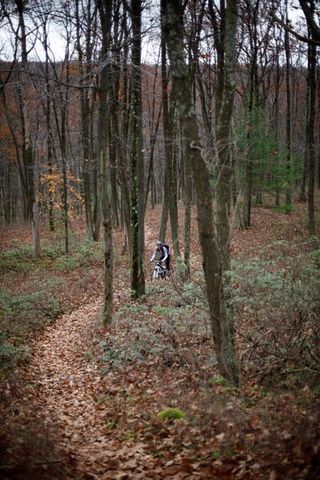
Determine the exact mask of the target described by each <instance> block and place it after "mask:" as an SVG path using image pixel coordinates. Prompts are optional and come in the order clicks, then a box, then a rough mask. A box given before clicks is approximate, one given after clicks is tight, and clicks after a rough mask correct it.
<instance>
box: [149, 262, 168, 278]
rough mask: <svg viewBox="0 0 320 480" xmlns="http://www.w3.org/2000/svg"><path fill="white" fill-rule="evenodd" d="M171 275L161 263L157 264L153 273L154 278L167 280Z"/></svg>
mask: <svg viewBox="0 0 320 480" xmlns="http://www.w3.org/2000/svg"><path fill="white" fill-rule="evenodd" d="M169 275H170V273H169V271H168V270H167V269H166V268H165V267H164V266H163V265H161V262H156V263H155V265H154V269H153V273H152V278H157V279H159V278H162V279H165V278H167V277H168V276H169Z"/></svg>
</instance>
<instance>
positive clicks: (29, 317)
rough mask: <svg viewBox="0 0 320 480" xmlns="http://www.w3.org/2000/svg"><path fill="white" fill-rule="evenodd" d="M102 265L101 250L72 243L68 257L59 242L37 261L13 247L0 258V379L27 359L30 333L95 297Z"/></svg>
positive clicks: (26, 249)
mask: <svg viewBox="0 0 320 480" xmlns="http://www.w3.org/2000/svg"><path fill="white" fill-rule="evenodd" d="M102 259H103V254H102V245H101V244H100V243H95V242H92V241H88V240H84V241H78V242H75V241H73V243H72V244H71V252H70V254H69V255H65V254H64V253H63V245H62V243H61V242H60V241H56V242H55V243H44V244H43V245H42V249H41V257H40V258H34V256H33V252H32V248H31V246H30V245H25V244H21V245H18V244H17V242H15V244H14V245H13V247H12V248H11V249H7V250H4V251H2V252H1V253H0V275H1V277H2V278H1V280H0V331H1V334H0V379H1V378H4V377H5V376H6V375H7V374H8V373H10V371H11V370H12V369H13V368H14V367H15V366H16V365H17V364H19V363H21V362H25V361H27V360H28V359H29V356H30V349H29V347H28V344H29V340H30V338H31V337H32V336H33V335H34V333H36V332H40V331H41V330H42V329H43V328H44V327H45V326H46V325H48V324H50V323H51V322H53V321H54V320H55V319H56V318H57V317H58V316H60V315H61V314H63V313H64V312H66V311H70V310H71V309H72V308H74V306H76V305H78V303H79V301H80V300H81V298H83V295H84V294H86V295H87V294H88V292H89V294H90V293H92V294H93V293H94V289H95V288H96V285H97V284H98V282H99V280H97V277H99V275H97V269H99V268H100V266H101V264H102ZM93 272H94V274H93ZM70 276H71V277H70ZM70 278H71V281H72V283H70Z"/></svg>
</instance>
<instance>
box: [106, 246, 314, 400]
mask: <svg viewBox="0 0 320 480" xmlns="http://www.w3.org/2000/svg"><path fill="white" fill-rule="evenodd" d="M319 258H320V250H313V249H311V248H310V244H309V243H308V242H307V241H300V243H299V242H296V243H293V242H291V243H290V242H288V241H286V240H279V241H275V242H272V243H271V244H269V245H266V246H264V247H263V248H261V250H260V252H259V256H256V257H253V258H252V257H251V258H249V257H245V256H242V257H237V258H234V259H233V260H232V264H231V270H230V271H229V272H227V274H226V285H227V287H226V299H227V307H228V311H229V312H230V313H231V312H232V314H233V317H234V323H235V327H236V342H237V347H238V346H239V348H238V352H239V353H238V356H239V360H240V364H241V377H242V378H243V379H245V378H248V377H251V378H255V379H256V380H257V381H258V382H260V383H261V384H262V385H263V386H265V387H266V388H269V387H270V388H273V387H277V388H281V389H284V390H286V389H291V388H296V387H298V388H300V387H304V386H305V385H308V386H309V387H311V388H312V389H313V390H314V391H317V390H319V373H320V369H319V360H320V326H319V321H318V319H319V316H320V296H319V291H320V268H319ZM100 348H101V355H100V358H99V362H100V365H101V366H102V368H103V369H104V370H106V371H109V370H110V369H120V370H121V369H126V368H127V367H128V365H133V364H135V363H138V364H139V363H146V364H147V363H152V364H153V365H156V366H157V368H160V369H165V368H166V367H172V368H174V367H177V368H180V367H183V368H186V369H189V370H190V369H192V370H193V372H195V375H197V374H199V375H202V376H203V377H207V378H209V377H210V376H211V378H212V372H213V371H214V369H216V367H217V360H216V357H215V354H214V349H213V340H212V335H211V328H210V321H209V312H208V305H207V302H206V295H205V287H204V280H203V275H202V273H201V272H195V273H194V275H193V278H192V279H191V280H189V281H188V282H186V281H185V282H183V281H179V280H177V279H176V278H175V279H174V282H171V281H167V282H164V281H157V282H150V283H149V284H148V286H147V292H146V296H145V298H144V299H143V300H142V301H140V302H137V301H136V302H130V303H128V304H125V305H122V306H121V307H120V308H119V310H118V311H117V313H116V315H115V319H114V326H113V327H112V332H111V333H110V335H108V336H107V337H106V338H105V339H104V340H103V341H102V342H101V344H100ZM210 372H211V373H210Z"/></svg>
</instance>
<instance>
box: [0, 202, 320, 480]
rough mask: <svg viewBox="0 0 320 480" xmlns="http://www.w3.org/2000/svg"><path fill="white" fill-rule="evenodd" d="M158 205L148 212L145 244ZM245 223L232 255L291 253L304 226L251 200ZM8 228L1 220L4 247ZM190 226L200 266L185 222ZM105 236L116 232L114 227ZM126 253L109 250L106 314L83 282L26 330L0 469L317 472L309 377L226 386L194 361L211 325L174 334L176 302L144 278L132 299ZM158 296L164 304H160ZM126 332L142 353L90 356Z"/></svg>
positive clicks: (125, 474) (272, 479) (31, 475)
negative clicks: (42, 323)
mask: <svg viewBox="0 0 320 480" xmlns="http://www.w3.org/2000/svg"><path fill="white" fill-rule="evenodd" d="M159 212H160V210H159V209H156V210H154V211H149V212H148V216H147V221H146V245H147V256H149V254H151V252H152V248H153V242H154V240H155V232H156V231H157V230H158V220H159ZM194 223H195V216H194ZM253 224H254V226H253V227H252V228H251V229H249V230H246V231H238V230H234V234H233V239H232V254H233V256H237V255H247V256H250V255H252V256H253V255H256V254H257V251H259V249H261V248H262V247H263V246H264V245H268V244H269V245H272V242H273V241H274V240H277V241H278V240H281V239H286V241H287V242H288V244H287V247H286V248H287V254H288V255H295V249H296V248H297V239H298V240H299V241H300V240H301V242H303V241H304V239H305V237H306V232H305V229H304V228H303V217H302V213H301V212H300V211H299V210H296V213H293V214H291V215H289V216H286V215H281V214H277V215H275V214H274V212H272V211H271V210H267V209H262V208H261V209H256V210H255V214H254V222H253ZM18 234H19V235H20V236H21V235H22V231H21V232H20V231H19V232H18ZM15 235H17V232H16V231H14V230H12V232H11V233H10V235H8V232H7V236H6V239H5V241H4V243H3V244H5V246H6V248H8V247H9V246H10V238H11V239H12V238H13V237H14V236H15ZM193 235H194V242H193V244H194V247H193V262H194V266H195V268H198V266H199V265H200V262H201V258H200V253H199V248H198V246H197V241H196V233H195V226H193ZM291 240H292V248H291ZM115 243H116V245H117V247H119V245H121V244H122V236H121V233H117V234H116V242H115ZM298 243H299V242H298ZM301 245H302V243H301ZM270 248H271V249H272V247H270ZM269 253H270V254H272V251H269ZM267 254H268V252H267ZM126 262H127V259H126V258H125V257H121V258H120V256H119V258H118V260H117V264H116V265H117V267H116V280H115V311H116V321H115V323H114V325H113V326H112V327H110V328H108V329H104V328H102V327H101V325H100V320H99V319H100V312H101V299H100V298H90V297H89V298H88V297H86V296H85V295H84V292H82V294H83V299H82V300H81V299H80V301H79V298H78V299H77V303H78V304H79V303H80V307H79V306H78V308H76V309H75V310H74V311H72V313H67V314H65V315H63V316H61V317H60V318H58V319H57V320H56V321H55V323H54V324H52V325H50V326H48V327H47V328H46V329H45V331H44V332H43V333H42V334H41V336H40V337H39V336H37V337H36V338H35V339H34V340H33V345H32V359H31V361H30V363H29V364H28V365H27V366H26V367H23V368H20V369H19V370H17V372H16V375H15V379H16V380H15V382H9V381H8V382H7V383H6V384H5V386H4V390H3V392H2V398H3V399H4V401H3V405H4V408H5V414H4V422H5V428H4V429H2V434H1V440H2V445H3V444H4V443H5V442H7V443H6V444H5V447H4V448H3V452H2V457H1V460H2V466H1V467H0V468H1V469H0V476H1V475H2V477H1V478H5V479H12V480H13V479H16V480H20V479H21V480H22V479H30V480H31V479H33V480H37V479H48V480H51V479H67V480H69V479H79V480H81V479H83V480H84V479H97V480H98V479H99V480H109V479H110V480H111V479H112V480H113V479H114V480H116V479H122V480H125V479H146V480H148V479H150V480H151V479H155V480H156V479H172V480H173V479H174V480H180V479H181V480H183V479H188V480H192V479H224V480H227V479H249V480H250V479H268V480H282V479H288V480H289V479H290V480H291V479H305V480H307V479H310V480H311V479H316V478H320V477H319V475H320V466H319V453H320V444H319V397H317V396H314V394H312V392H311V391H310V389H309V388H308V387H305V388H301V389H300V390H295V391H282V390H281V391H276V390H273V391H269V392H265V390H264V389H263V388H261V386H260V385H258V383H257V382H255V380H254V379H251V380H249V379H246V378H244V379H243V381H242V384H241V387H240V389H239V390H235V389H233V388H231V387H230V386H229V385H227V384H225V383H223V382H222V381H220V379H219V377H218V376H217V372H216V371H215V367H214V366H210V367H209V366H208V365H205V364H204V362H205V359H206V358H207V356H208V353H210V352H211V351H212V345H211V337H210V332H209V331H208V332H207V335H202V336H197V335H193V334H192V335H190V331H188V332H186V333H185V335H181V337H180V336H179V337H177V335H174V334H172V331H171V330H170V328H169V327H170V318H168V315H170V312H171V313H172V312H173V313H172V314H173V315H174V314H175V313H174V312H175V309H179V304H178V301H177V300H176V297H175V299H173V297H172V298H171V299H170V298H168V299H166V298H165V300H163V298H162V300H161V301H159V299H155V296H154V295H155V291H154V290H153V294H152V295H150V294H149V295H147V296H146V298H145V299H144V300H143V301H142V302H133V301H131V300H130V292H129V277H128V268H127V264H126ZM99 274H100V273H99V272H97V275H99ZM150 282H151V281H150V280H149V279H148V285H150ZM72 285H73V283H72V280H70V288H74V287H73V286H72ZM151 287H152V285H151ZM172 289H174V286H173V287H172ZM161 295H163V293H162V294H161V293H160V296H161ZM157 302H158V304H159V307H158V309H155V308H154V305H155V304H156V303H157ZM166 305H167V307H170V309H171V310H170V311H169V313H166V311H163V310H161V308H160V307H163V306H166ZM125 308H126V309H127V310H126V309H125ZM121 312H122V313H121ZM192 312H193V311H191V314H192ZM117 315H118V316H117ZM146 319H147V320H146ZM146 321H147V327H146V326H145V322H146ZM133 325H134V326H135V328H136V330H134V333H132V332H133V330H132V329H133ZM138 327H139V328H138ZM146 328H147V329H148V330H144V329H146ZM153 334H155V338H161V339H162V340H161V341H164V344H165V345H167V347H168V348H166V349H163V350H156V354H152V351H151V350H152V349H153V348H154V347H155V346H154V345H153V344H152V342H151V343H148V342H146V340H148V338H149V339H150V338H151V336H152V335H153ZM156 334H158V337H157V336H156ZM144 335H145V337H144ZM131 337H132V339H133V343H135V344H139V345H140V350H139V355H140V356H139V358H140V357H141V355H142V357H143V361H139V362H138V361H135V360H134V359H133V360H132V361H127V362H126V363H124V364H123V365H120V366H119V365H118V366H116V367H115V368H113V367H110V368H109V367H108V365H107V364H106V362H105V363H104V364H102V363H101V362H100V361H99V360H98V359H99V355H100V354H101V351H102V343H103V344H104V345H106V344H107V345H111V346H114V345H115V339H117V341H118V342H119V345H120V346H121V348H122V350H121V351H122V352H123V351H124V352H125V349H126V348H127V349H128V350H129V349H130V348H132V345H133V343H130V338H131ZM156 341H157V340H156ZM139 342H140V343H139ZM143 342H145V343H143ZM166 342H167V343H166ZM141 345H142V347H141ZM144 346H145V349H149V350H148V351H147V352H146V351H144ZM169 347H170V348H169ZM168 352H170V354H169V353H168ZM120 363H121V362H120ZM166 407H179V408H181V409H182V410H183V411H184V412H186V415H187V416H186V418H185V419H183V420H179V421H171V422H170V421H163V420H161V419H160V418H159V416H158V412H159V411H161V410H163V409H164V408H166Z"/></svg>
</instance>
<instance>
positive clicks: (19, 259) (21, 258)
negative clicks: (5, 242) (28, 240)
mask: <svg viewBox="0 0 320 480" xmlns="http://www.w3.org/2000/svg"><path fill="white" fill-rule="evenodd" d="M102 249H103V247H102V244H101V243H97V242H92V241H90V240H85V241H82V242H78V243H77V244H75V245H74V246H73V248H72V249H71V251H70V253H69V254H68V255H66V254H65V253H64V250H63V249H62V247H61V245H60V243H58V244H44V245H43V246H42V248H41V256H40V258H35V257H34V255H33V252H32V247H31V245H20V246H16V247H15V248H12V249H10V250H5V251H3V252H1V253H0V272H3V273H6V272H8V271H11V272H12V271H15V272H25V273H31V272H33V271H37V270H43V269H48V268H49V269H51V270H53V271H57V272H60V271H72V270H75V269H77V268H79V267H83V266H90V265H93V264H97V265H101V264H102V261H103V250H102Z"/></svg>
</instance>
